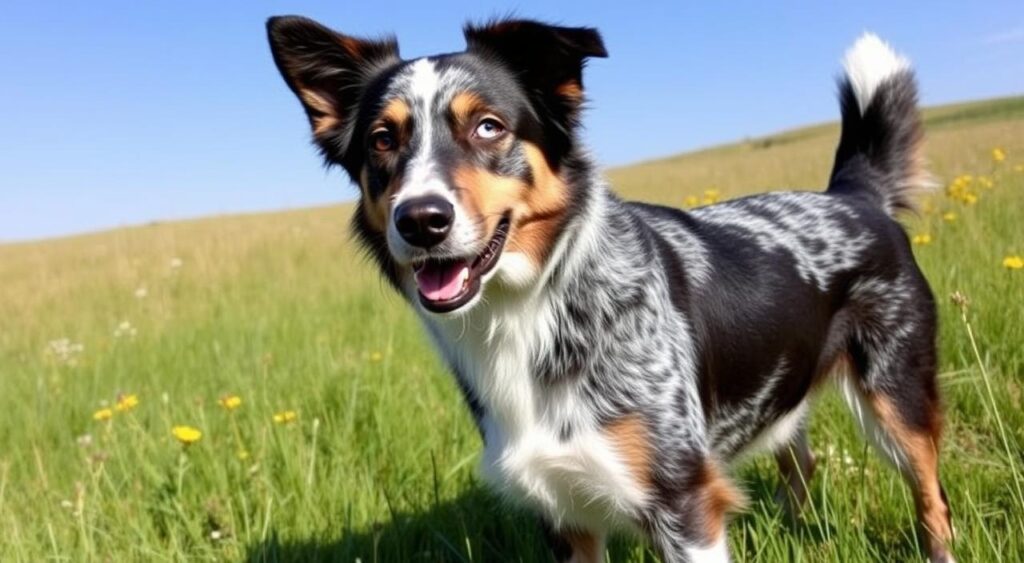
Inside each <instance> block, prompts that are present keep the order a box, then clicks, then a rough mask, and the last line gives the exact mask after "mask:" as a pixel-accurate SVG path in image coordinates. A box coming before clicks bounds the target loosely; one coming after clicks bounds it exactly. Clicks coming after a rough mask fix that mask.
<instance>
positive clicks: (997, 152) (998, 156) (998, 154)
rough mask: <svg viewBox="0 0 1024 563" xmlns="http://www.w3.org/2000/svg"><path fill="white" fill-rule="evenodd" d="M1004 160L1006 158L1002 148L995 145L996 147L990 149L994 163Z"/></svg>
mask: <svg viewBox="0 0 1024 563" xmlns="http://www.w3.org/2000/svg"><path fill="white" fill-rule="evenodd" d="M1004 160H1006V152H1005V151H1003V149H1002V148H1000V147H996V148H994V149H992V162H995V163H996V164H999V163H1000V162H1002V161H1004Z"/></svg>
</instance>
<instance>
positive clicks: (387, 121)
mask: <svg viewBox="0 0 1024 563" xmlns="http://www.w3.org/2000/svg"><path fill="white" fill-rule="evenodd" d="M411 119H412V110H411V109H410V108H409V104H407V103H406V102H405V101H404V100H401V99H398V98H396V99H393V100H390V101H388V102H387V103H386V104H385V105H384V108H383V109H381V111H380V115H379V116H378V117H377V119H376V120H374V122H373V124H372V125H370V130H371V131H372V130H374V129H376V128H377V127H381V126H389V127H391V128H393V129H394V130H395V135H396V140H397V141H398V143H399V144H401V143H402V142H404V141H405V140H406V139H407V137H408V135H409V128H410V120H411ZM370 159H378V160H383V161H384V164H385V165H387V164H388V163H389V159H390V164H391V165H393V164H394V162H393V160H394V159H395V156H394V154H384V155H371V156H370ZM401 186H402V175H401V174H400V173H399V171H396V172H395V173H394V174H393V175H392V176H391V179H390V181H389V183H388V185H387V187H386V189H385V190H384V193H383V194H379V195H374V194H372V193H370V169H369V167H368V166H365V165H364V166H363V169H362V170H360V171H359V187H360V189H361V191H362V195H363V209H364V212H365V216H366V222H367V223H368V224H369V225H370V228H372V229H374V230H375V231H377V232H381V233H382V232H384V231H385V230H387V221H388V217H389V216H390V215H391V200H392V198H393V197H394V195H395V194H396V193H397V192H398V190H399V188H400V187H401Z"/></svg>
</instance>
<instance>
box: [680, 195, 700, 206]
mask: <svg viewBox="0 0 1024 563" xmlns="http://www.w3.org/2000/svg"><path fill="white" fill-rule="evenodd" d="M683 204H684V205H686V207H697V206H698V205H700V198H698V197H697V196H695V195H688V196H686V199H685V200H683Z"/></svg>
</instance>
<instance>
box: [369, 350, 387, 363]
mask: <svg viewBox="0 0 1024 563" xmlns="http://www.w3.org/2000/svg"><path fill="white" fill-rule="evenodd" d="M383 359H384V354H381V353H380V352H378V351H376V350H374V351H373V352H371V353H370V361H371V362H379V361H381V360H383Z"/></svg>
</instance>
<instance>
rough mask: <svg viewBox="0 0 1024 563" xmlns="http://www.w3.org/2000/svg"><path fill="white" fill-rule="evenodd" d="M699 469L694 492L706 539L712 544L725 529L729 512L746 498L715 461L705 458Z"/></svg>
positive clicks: (734, 509) (738, 507)
mask: <svg viewBox="0 0 1024 563" xmlns="http://www.w3.org/2000/svg"><path fill="white" fill-rule="evenodd" d="M698 471H699V473H698V474H697V479H696V487H695V491H694V494H696V495H697V502H698V507H699V510H700V513H701V516H702V518H703V523H704V529H703V532H704V541H705V542H706V543H707V544H712V543H715V542H717V541H718V540H719V539H720V535H721V534H722V533H723V532H724V531H725V523H726V519H727V518H728V516H729V513H730V512H733V511H736V510H739V509H740V508H742V507H743V506H744V505H745V504H746V499H745V498H744V497H743V494H742V493H740V492H739V491H738V490H737V489H736V487H734V486H733V484H732V482H731V481H729V479H728V478H727V477H725V475H723V474H722V471H721V470H720V469H719V468H718V465H717V464H715V463H714V462H713V461H711V460H704V462H703V463H702V464H701V466H700V469H699V470H698Z"/></svg>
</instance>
